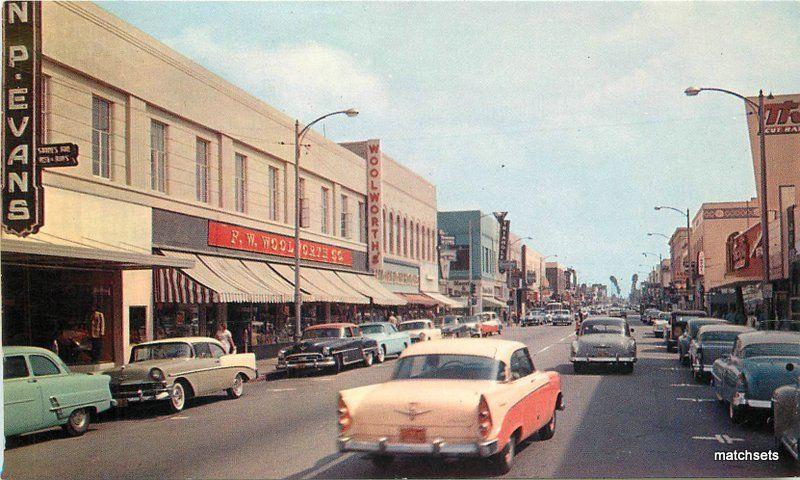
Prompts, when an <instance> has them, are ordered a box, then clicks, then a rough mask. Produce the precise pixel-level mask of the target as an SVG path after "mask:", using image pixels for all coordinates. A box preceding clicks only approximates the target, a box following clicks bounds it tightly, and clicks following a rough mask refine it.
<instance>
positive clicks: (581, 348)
mask: <svg viewBox="0 0 800 480" xmlns="http://www.w3.org/2000/svg"><path fill="white" fill-rule="evenodd" d="M633 331H634V329H632V328H630V326H629V325H628V322H626V321H625V320H623V319H622V318H615V317H589V318H587V319H586V320H584V321H583V322H582V323H581V329H580V332H579V335H578V338H577V339H576V340H575V341H573V342H572V349H571V355H570V361H571V362H572V366H573V369H574V370H575V373H581V372H582V371H583V369H584V367H585V366H586V365H588V364H590V363H601V364H607V365H614V366H616V367H617V368H618V369H620V370H621V371H622V372H623V373H631V372H633V364H634V363H636V340H634V339H633V337H631V333H633Z"/></svg>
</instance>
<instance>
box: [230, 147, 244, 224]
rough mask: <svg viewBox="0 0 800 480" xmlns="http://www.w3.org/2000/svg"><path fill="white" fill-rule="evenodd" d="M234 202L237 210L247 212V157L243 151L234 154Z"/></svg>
mask: <svg viewBox="0 0 800 480" xmlns="http://www.w3.org/2000/svg"><path fill="white" fill-rule="evenodd" d="M234 163H235V164H236V165H235V166H234V176H233V189H234V203H235V204H236V211H237V212H241V213H245V212H246V211H247V157H245V156H244V155H242V154H241V153H237V154H236V155H235V156H234Z"/></svg>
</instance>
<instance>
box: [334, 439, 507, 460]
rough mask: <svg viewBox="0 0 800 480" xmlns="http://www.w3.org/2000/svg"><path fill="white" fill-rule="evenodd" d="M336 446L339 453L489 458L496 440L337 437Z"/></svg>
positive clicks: (494, 451) (495, 446)
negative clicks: (404, 440)
mask: <svg viewBox="0 0 800 480" xmlns="http://www.w3.org/2000/svg"><path fill="white" fill-rule="evenodd" d="M336 444H337V446H338V448H339V451H340V452H370V453H380V454H387V455H432V456H443V457H489V456H492V455H494V454H495V453H497V451H498V447H497V440H492V441H489V442H481V443H453V444H450V443H447V442H444V441H441V440H435V441H433V442H432V443H390V442H388V441H387V440H386V439H385V438H381V439H379V440H378V441H377V442H365V441H358V440H353V439H351V438H349V437H339V438H338V439H337V441H336Z"/></svg>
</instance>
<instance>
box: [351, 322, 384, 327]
mask: <svg viewBox="0 0 800 480" xmlns="http://www.w3.org/2000/svg"><path fill="white" fill-rule="evenodd" d="M368 325H383V326H384V327H385V326H386V325H391V323H390V322H364V323H361V324H359V325H358V326H359V327H366V326H368Z"/></svg>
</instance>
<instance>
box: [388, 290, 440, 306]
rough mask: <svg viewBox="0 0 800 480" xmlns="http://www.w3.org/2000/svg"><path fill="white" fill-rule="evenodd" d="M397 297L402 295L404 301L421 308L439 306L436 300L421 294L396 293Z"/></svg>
mask: <svg viewBox="0 0 800 480" xmlns="http://www.w3.org/2000/svg"><path fill="white" fill-rule="evenodd" d="M397 294H398V295H402V297H403V298H405V299H406V301H407V302H408V303H410V304H412V305H421V306H423V307H435V306H436V305H438V304H439V302H437V301H436V300H434V299H432V298H431V297H429V296H427V295H425V294H422V293H402V292H398V293H397Z"/></svg>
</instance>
